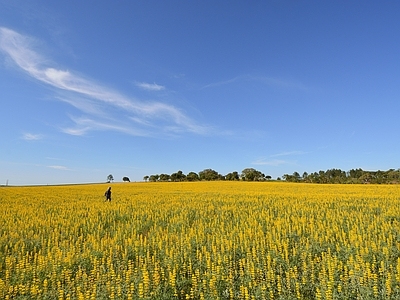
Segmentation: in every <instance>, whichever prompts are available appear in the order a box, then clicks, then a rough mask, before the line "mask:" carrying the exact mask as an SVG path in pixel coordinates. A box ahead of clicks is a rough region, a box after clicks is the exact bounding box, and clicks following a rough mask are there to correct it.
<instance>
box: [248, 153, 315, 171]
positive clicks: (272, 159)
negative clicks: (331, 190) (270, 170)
mask: <svg viewBox="0 0 400 300" xmlns="http://www.w3.org/2000/svg"><path fill="white" fill-rule="evenodd" d="M307 153H308V152H304V151H285V152H281V153H277V154H273V155H270V156H269V157H268V158H265V157H263V158H260V159H258V160H256V161H254V162H253V163H252V164H253V165H267V166H275V167H276V166H281V165H288V164H295V162H294V161H292V160H287V159H279V157H282V156H284V157H286V156H289V157H290V156H297V155H303V154H307ZM276 157H278V158H276Z"/></svg>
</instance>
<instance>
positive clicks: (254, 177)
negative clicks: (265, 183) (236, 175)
mask: <svg viewBox="0 0 400 300" xmlns="http://www.w3.org/2000/svg"><path fill="white" fill-rule="evenodd" d="M240 177H241V178H242V180H245V181H262V180H265V175H264V174H263V173H261V172H260V171H257V170H256V169H253V168H246V169H244V170H243V171H242V174H241V175H240Z"/></svg>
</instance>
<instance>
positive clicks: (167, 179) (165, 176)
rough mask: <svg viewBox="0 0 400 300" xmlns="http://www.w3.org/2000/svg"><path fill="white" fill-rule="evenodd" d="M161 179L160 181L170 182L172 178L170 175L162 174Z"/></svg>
mask: <svg viewBox="0 0 400 300" xmlns="http://www.w3.org/2000/svg"><path fill="white" fill-rule="evenodd" d="M159 179H160V181H170V180H171V176H170V175H169V174H160V177H159Z"/></svg>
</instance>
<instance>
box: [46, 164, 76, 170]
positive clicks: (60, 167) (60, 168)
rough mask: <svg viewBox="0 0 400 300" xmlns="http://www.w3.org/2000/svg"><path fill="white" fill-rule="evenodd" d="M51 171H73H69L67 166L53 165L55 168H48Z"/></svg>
mask: <svg viewBox="0 0 400 300" xmlns="http://www.w3.org/2000/svg"><path fill="white" fill-rule="evenodd" d="M47 167H48V168H50V169H55V170H60V171H70V170H71V169H69V168H68V167H66V166H57V165H53V166H47Z"/></svg>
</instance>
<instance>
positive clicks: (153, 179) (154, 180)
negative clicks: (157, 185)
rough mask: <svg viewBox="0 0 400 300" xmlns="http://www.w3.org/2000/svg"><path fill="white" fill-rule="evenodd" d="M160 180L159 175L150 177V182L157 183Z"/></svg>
mask: <svg viewBox="0 0 400 300" xmlns="http://www.w3.org/2000/svg"><path fill="white" fill-rule="evenodd" d="M159 178H160V176H159V175H158V174H157V175H150V177H149V181H151V182H156V181H157V180H158V179H159Z"/></svg>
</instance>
